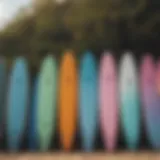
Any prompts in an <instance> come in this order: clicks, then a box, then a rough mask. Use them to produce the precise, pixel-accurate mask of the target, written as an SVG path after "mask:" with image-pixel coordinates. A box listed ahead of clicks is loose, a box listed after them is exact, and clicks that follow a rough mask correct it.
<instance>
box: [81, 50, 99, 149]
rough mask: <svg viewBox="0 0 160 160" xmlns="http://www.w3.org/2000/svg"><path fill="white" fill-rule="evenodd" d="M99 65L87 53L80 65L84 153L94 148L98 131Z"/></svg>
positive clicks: (89, 53)
mask: <svg viewBox="0 0 160 160" xmlns="http://www.w3.org/2000/svg"><path fill="white" fill-rule="evenodd" d="M97 76H98V75H97V65H96V60H95V57H94V56H93V54H92V53H91V52H86V53H85V54H84V57H83V58H82V59H81V64H80V85H79V87H80V88H79V91H80V93H79V105H80V106H79V118H80V133H81V138H82V147H83V149H84V151H87V152H88V151H91V150H93V148H94V141H95V138H96V131H97V119H98V118H97V115H98V92H97V85H98V83H97V79H98V77H97Z"/></svg>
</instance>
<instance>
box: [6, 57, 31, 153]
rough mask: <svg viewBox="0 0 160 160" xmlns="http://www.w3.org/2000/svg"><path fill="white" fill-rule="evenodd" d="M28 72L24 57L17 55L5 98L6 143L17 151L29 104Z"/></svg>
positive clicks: (12, 149)
mask: <svg viewBox="0 0 160 160" xmlns="http://www.w3.org/2000/svg"><path fill="white" fill-rule="evenodd" d="M29 90H30V89H29V72H28V64H27V61H26V59H25V58H23V57H18V58H17V59H16V60H15V62H14V64H13V68H12V71H11V73H10V80H9V88H8V98H7V116H6V118H7V119H6V124H7V126H6V130H7V144H8V148H9V150H11V151H17V150H18V149H19V148H20V144H21V141H22V138H23V133H24V131H25V127H26V122H27V107H28V104H29Z"/></svg>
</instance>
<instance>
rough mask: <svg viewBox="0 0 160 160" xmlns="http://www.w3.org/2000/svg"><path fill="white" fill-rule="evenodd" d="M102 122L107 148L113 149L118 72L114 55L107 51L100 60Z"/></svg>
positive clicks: (116, 117)
mask: <svg viewBox="0 0 160 160" xmlns="http://www.w3.org/2000/svg"><path fill="white" fill-rule="evenodd" d="M99 82H100V87H99V89H100V91H99V92H100V93H99V95H100V97H99V98H100V124H101V130H102V136H103V139H104V144H105V148H106V149H108V150H109V151H113V150H114V149H115V147H116V143H117V130H118V98H117V93H118V92H117V72H116V67H115V61H114V58H113V56H112V55H111V54H110V53H108V52H105V53H104V55H103V56H102V58H101V62H100V79H99Z"/></svg>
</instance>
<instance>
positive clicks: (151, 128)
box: [141, 54, 160, 149]
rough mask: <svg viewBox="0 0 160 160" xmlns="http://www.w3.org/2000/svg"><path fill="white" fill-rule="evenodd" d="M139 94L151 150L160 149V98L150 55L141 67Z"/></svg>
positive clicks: (145, 58)
mask: <svg viewBox="0 0 160 160" xmlns="http://www.w3.org/2000/svg"><path fill="white" fill-rule="evenodd" d="M141 92H142V93H141V94H142V104H143V113H144V122H145V127H146V133H147V137H148V140H149V142H150V144H151V145H152V147H153V148H155V149H159V148H160V136H159V135H160V98H159V96H158V87H157V85H156V65H155V62H154V60H153V57H152V56H151V55H149V54H148V55H146V56H145V57H144V58H143V60H142V66H141Z"/></svg>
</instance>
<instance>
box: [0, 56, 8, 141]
mask: <svg viewBox="0 0 160 160" xmlns="http://www.w3.org/2000/svg"><path fill="white" fill-rule="evenodd" d="M6 89H7V68H6V60H5V59H4V58H0V111H1V112H0V142H1V141H2V140H3V138H4V136H3V135H4V115H5V110H6V104H5V100H6Z"/></svg>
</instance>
